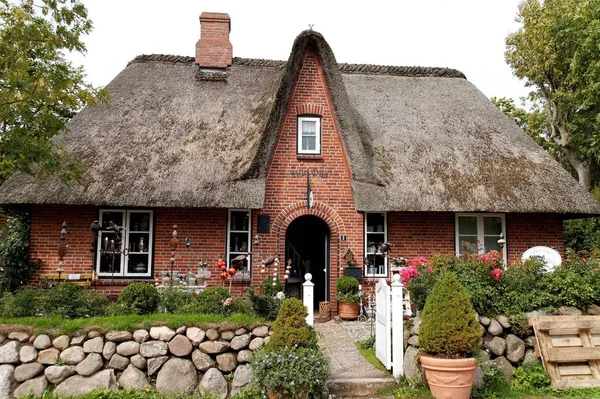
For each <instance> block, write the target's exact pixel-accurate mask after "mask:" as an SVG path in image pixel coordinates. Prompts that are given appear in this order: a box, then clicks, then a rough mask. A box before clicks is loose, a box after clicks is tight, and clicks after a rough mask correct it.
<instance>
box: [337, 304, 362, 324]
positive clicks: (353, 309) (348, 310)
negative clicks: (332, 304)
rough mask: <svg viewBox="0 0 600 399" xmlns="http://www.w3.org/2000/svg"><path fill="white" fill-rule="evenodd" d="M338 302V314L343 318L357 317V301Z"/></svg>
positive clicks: (353, 318)
mask: <svg viewBox="0 0 600 399" xmlns="http://www.w3.org/2000/svg"><path fill="white" fill-rule="evenodd" d="M338 304H339V316H340V318H341V319H344V320H356V319H357V318H358V302H356V303H348V302H345V301H344V302H338Z"/></svg>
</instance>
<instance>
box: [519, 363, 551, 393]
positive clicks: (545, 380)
mask: <svg viewBox="0 0 600 399" xmlns="http://www.w3.org/2000/svg"><path fill="white" fill-rule="evenodd" d="M510 386H511V388H513V389H515V390H519V391H523V392H530V391H532V390H534V389H542V388H547V387H549V386H550V376H549V375H548V373H546V370H544V366H542V364H541V363H540V362H536V363H533V364H531V365H528V366H521V367H518V368H517V369H516V370H515V374H514V376H513V379H512V380H511V381H510Z"/></svg>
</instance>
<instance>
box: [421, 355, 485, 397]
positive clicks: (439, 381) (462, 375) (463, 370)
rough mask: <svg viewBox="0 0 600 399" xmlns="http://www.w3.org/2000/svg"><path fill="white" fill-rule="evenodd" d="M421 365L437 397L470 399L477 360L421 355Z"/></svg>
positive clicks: (433, 393) (432, 391)
mask: <svg viewBox="0 0 600 399" xmlns="http://www.w3.org/2000/svg"><path fill="white" fill-rule="evenodd" d="M421 365H422V366H423V369H424V370H425V377H427V383H428V384H429V389H430V390H431V395H433V397H434V398H435V399H469V397H470V396H471V388H472V387H473V380H474V379H475V368H476V367H477V360H475V359H473V358H469V359H440V358H437V357H429V356H421Z"/></svg>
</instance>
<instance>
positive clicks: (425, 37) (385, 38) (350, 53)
mask: <svg viewBox="0 0 600 399" xmlns="http://www.w3.org/2000/svg"><path fill="white" fill-rule="evenodd" d="M519 2H520V0H396V1H381V0H371V1H361V2H354V1H327V0H319V1H314V0H302V1H284V0H279V1H263V0H242V1H232V0H220V1H212V0H205V1H201V0H195V1H188V0H170V1H164V0H161V1H159V0H83V3H84V4H85V5H86V7H87V8H88V11H89V16H90V18H91V19H92V21H93V22H94V31H93V32H92V33H91V34H90V35H89V36H88V37H86V39H85V42H86V44H87V50H88V51H87V54H86V55H85V57H80V56H71V59H72V60H73V61H74V62H75V63H77V64H82V65H83V66H84V67H85V70H86V72H87V74H88V80H90V81H91V82H92V83H93V84H94V85H97V86H104V85H106V84H108V83H109V82H110V81H111V80H112V79H113V78H114V77H115V76H116V75H117V74H118V73H119V72H120V71H121V70H122V69H123V68H125V66H126V65H127V62H128V61H130V60H131V59H133V58H134V57H135V56H137V55H140V54H174V55H187V56H193V55H194V52H195V44H196V41H197V40H198V39H199V38H200V22H199V19H198V17H199V15H200V13H201V12H203V11H210V12H226V13H228V14H229V16H230V17H231V35H230V39H231V42H232V44H233V55H234V56H237V57H246V58H267V59H275V60H287V59H288V56H289V54H290V51H291V47H292V43H293V41H294V38H295V37H296V36H297V35H298V34H299V33H300V32H301V31H303V30H305V29H307V28H308V27H309V24H312V25H313V29H314V30H316V31H318V32H320V33H322V34H323V36H324V37H325V40H327V42H328V43H329V45H330V46H331V48H332V50H333V52H334V54H335V56H336V59H337V61H338V62H348V63H360V64H379V65H407V66H417V65H418V66H438V67H450V68H456V69H458V70H460V71H462V72H463V73H464V74H465V75H466V76H467V78H468V79H469V80H470V81H471V82H472V83H474V84H475V86H477V87H478V88H479V89H480V90H481V91H482V92H483V93H484V94H485V95H486V96H488V97H491V96H499V97H512V98H514V99H515V101H517V103H519V97H522V96H524V95H526V94H527V92H528V90H527V89H526V88H525V87H524V85H523V83H522V82H521V81H519V80H518V79H516V78H515V77H513V75H512V72H511V70H510V68H509V67H508V66H507V65H506V63H505V62H504V51H505V44H504V39H505V38H506V36H507V35H508V34H509V33H510V32H514V31H515V30H516V29H517V27H518V24H517V23H516V22H515V17H516V15H517V6H518V3H519Z"/></svg>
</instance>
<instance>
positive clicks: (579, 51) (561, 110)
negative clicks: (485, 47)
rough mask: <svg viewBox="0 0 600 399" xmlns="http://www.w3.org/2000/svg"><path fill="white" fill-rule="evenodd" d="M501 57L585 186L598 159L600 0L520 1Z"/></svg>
mask: <svg viewBox="0 0 600 399" xmlns="http://www.w3.org/2000/svg"><path fill="white" fill-rule="evenodd" d="M517 22H519V23H521V24H522V26H521V27H520V28H519V30H518V31H517V32H515V33H512V34H510V35H509V36H508V37H507V38H506V46H507V50H506V53H505V56H506V61H507V63H508V64H509V65H510V67H511V68H512V70H513V73H514V74H515V75H516V76H517V77H518V78H520V79H524V80H525V84H526V85H527V86H529V87H531V88H533V91H532V92H531V94H530V99H531V100H533V101H535V102H539V104H540V109H543V110H545V111H546V112H547V115H548V122H549V127H550V129H549V135H548V138H549V139H550V140H552V141H553V142H554V143H556V144H557V145H558V148H559V149H560V151H561V152H562V154H564V156H565V157H566V159H567V160H568V162H569V163H570V164H571V165H572V166H573V168H574V169H575V171H576V172H577V176H578V180H579V182H580V183H581V184H582V185H583V186H584V187H585V188H587V189H589V188H590V186H591V169H592V164H593V161H594V160H596V161H598V159H600V49H599V47H598V43H600V0H544V1H543V3H540V0H525V1H524V2H523V3H521V4H520V6H519V14H518V17H517Z"/></svg>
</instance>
